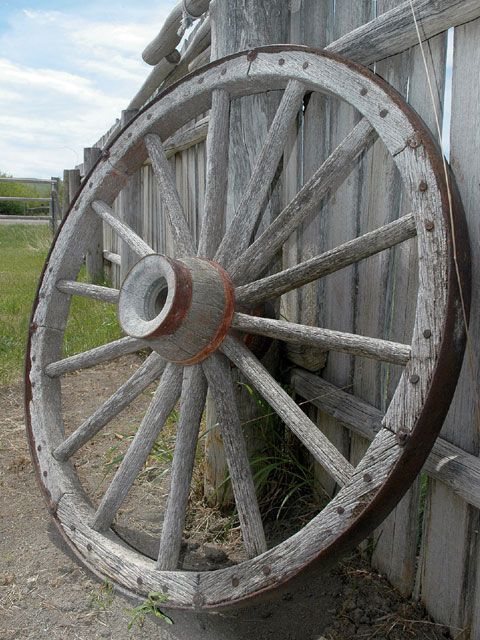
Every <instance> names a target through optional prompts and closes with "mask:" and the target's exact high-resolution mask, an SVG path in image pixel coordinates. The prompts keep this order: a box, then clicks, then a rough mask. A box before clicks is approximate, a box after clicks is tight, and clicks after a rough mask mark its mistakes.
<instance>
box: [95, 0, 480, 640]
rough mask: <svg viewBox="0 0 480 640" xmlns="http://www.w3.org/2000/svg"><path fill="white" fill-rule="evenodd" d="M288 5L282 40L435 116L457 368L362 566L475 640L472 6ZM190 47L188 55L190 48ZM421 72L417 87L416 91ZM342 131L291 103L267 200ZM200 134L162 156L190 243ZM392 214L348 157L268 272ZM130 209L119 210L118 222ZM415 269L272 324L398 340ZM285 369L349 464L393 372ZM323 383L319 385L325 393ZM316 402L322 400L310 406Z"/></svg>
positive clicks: (306, 170)
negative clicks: (462, 357)
mask: <svg viewBox="0 0 480 640" xmlns="http://www.w3.org/2000/svg"><path fill="white" fill-rule="evenodd" d="M207 4H208V3H207ZM247 5H248V2H247ZM412 6H413V8H414V9H415V13H416V15H417V17H418V21H419V33H420V34H421V37H422V38H423V39H424V44H423V52H422V49H421V47H420V46H419V44H418V32H417V29H416V27H415V23H414V21H413V17H412ZM289 7H290V14H289V25H288V29H289V34H290V35H289V40H290V42H295V43H302V44H305V45H309V46H312V47H318V48H324V47H327V48H328V49H329V50H331V51H336V52H340V53H344V54H346V55H348V56H350V57H352V58H353V59H355V60H357V61H359V62H362V63H364V64H368V65H370V66H371V68H372V69H373V70H374V71H375V72H376V73H378V74H379V75H381V76H382V77H384V78H385V79H386V80H388V82H390V83H391V84H392V85H393V86H394V87H395V88H396V89H397V90H398V91H399V92H400V93H401V94H402V95H403V96H404V97H405V99H406V100H407V101H408V102H409V103H410V104H411V105H412V106H413V107H414V108H415V110H416V111H417V112H418V113H419V114H420V115H421V117H422V118H423V119H424V121H425V122H426V123H427V125H428V126H429V127H430V129H431V130H432V131H436V121H435V110H436V111H437V113H438V114H439V119H440V122H442V119H443V114H444V110H445V109H446V115H445V126H446V130H447V131H448V130H449V131H450V158H451V164H452V167H453V170H454V173H455V176H456V179H457V183H458V186H459V189H460V193H461V196H462V199H463V203H464V206H465V210H466V215H467V219H468V224H469V229H470V238H471V245H472V258H473V307H472V322H471V325H470V337H469V351H470V354H471V357H470V358H467V359H466V364H465V367H464V371H463V372H462V375H461V379H460V382H459V385H458V389H457V392H456V396H455V399H454V402H453V404H452V407H451V410H450V413H449V415H448V418H447V420H446V422H445V424H444V427H443V431H442V439H440V440H439V441H438V443H437V445H436V447H435V449H434V452H433V453H432V456H431V457H430V459H429V461H428V463H427V465H426V467H425V473H424V474H423V475H422V476H421V477H420V478H419V479H418V480H417V482H416V483H415V485H414V486H413V487H412V488H411V489H410V491H409V492H408V494H407V495H406V496H405V497H404V498H403V500H402V501H401V503H400V504H399V505H398V507H397V508H396V509H395V511H394V512H393V513H392V514H391V515H390V516H389V517H388V518H387V520H386V521H385V522H384V523H383V525H382V526H381V527H380V528H379V529H378V531H376V532H375V535H374V539H373V543H372V545H371V549H373V551H372V553H371V562H372V565H373V566H374V567H375V568H376V569H378V570H379V571H381V572H382V573H384V574H385V575H386V576H387V577H388V579H389V580H390V581H391V583H392V584H393V585H394V586H395V587H397V588H398V589H399V590H400V591H401V592H402V593H403V594H404V595H406V596H412V597H415V598H419V599H421V601H422V602H423V603H424V604H425V606H426V608H427V610H428V611H429V612H430V613H431V615H432V616H433V618H434V619H435V620H437V621H438V622H441V623H445V624H447V625H449V626H450V628H451V629H452V635H453V636H454V637H462V638H480V571H478V570H477V568H478V567H480V559H479V554H480V544H479V543H478V539H479V511H478V509H479V508H480V461H479V459H478V457H477V456H478V453H479V422H478V420H479V415H478V411H477V409H478V404H477V393H478V383H479V375H478V362H477V361H478V353H479V341H480V326H479V323H478V322H477V318H478V305H479V293H480V269H479V268H478V267H479V265H480V242H479V241H480V225H479V224H478V206H479V203H480V179H479V176H480V154H479V153H478V149H479V147H480V128H479V127H478V123H479V122H480V83H479V81H478V80H479V77H478V74H479V71H478V69H480V46H479V42H480V3H479V2H478V0H476V1H470V0H467V1H465V0H464V1H462V2H460V1H454V0H450V1H447V0H436V1H433V0H431V1H427V0H413V2H410V0H409V1H408V2H399V1H398V0H376V2H372V0H355V1H353V0H336V1H334V0H291V2H290V4H289ZM212 22H213V29H214V28H215V25H214V21H213V20H212ZM208 28H209V26H207V27H206V26H205V23H204V25H202V26H201V27H200V29H203V31H202V37H201V38H199V36H198V35H197V36H195V35H194V36H193V38H194V42H195V48H194V49H193V50H192V49H190V53H189V54H188V55H186V54H187V52H188V46H189V44H191V42H192V40H190V43H188V42H187V44H186V45H185V46H184V48H183V50H182V52H181V55H180V56H177V57H176V58H175V59H174V58H170V60H168V61H167V62H168V64H167V63H165V61H164V60H163V61H159V60H158V58H157V57H155V55H154V56H153V59H154V62H155V64H157V66H156V67H155V69H156V74H157V75H156V76H155V78H156V79H157V81H158V79H159V78H161V79H162V80H163V78H164V77H165V76H168V73H170V74H171V75H170V80H172V79H173V78H175V77H179V76H181V75H182V73H185V72H187V71H188V65H189V64H190V65H191V64H192V61H194V60H195V59H197V57H198V56H199V55H200V57H201V56H202V55H203V58H205V53H204V51H205V50H206V51H207V52H208V51H209V48H207V47H209V45H210V40H209V38H208V37H207V36H208ZM200 29H199V31H200ZM197 34H198V32H197ZM206 34H207V35H206ZM199 40H200V41H201V42H202V43H203V44H202V46H199V45H198V42H199ZM175 46H176V43H175V44H173V47H175ZM202 47H203V48H202ZM167 48H168V47H167ZM150 53H151V52H150ZM166 53H168V51H167V50H166V49H165V51H163V53H162V54H161V55H162V56H163V57H164V56H165V55H166ZM194 54H195V55H194ZM452 54H453V59H451V55H452ZM159 55H160V54H159ZM424 56H425V59H424ZM179 61H180V62H179ZM425 62H426V65H427V68H428V75H429V77H430V78H431V79H432V92H431V91H430V87H429V83H428V81H427V74H426V69H425ZM450 63H451V64H450ZM182 64H183V66H180V65H182ZM161 65H163V66H162V67H161V73H160V71H159V69H160V66H161ZM168 65H170V66H168ZM155 69H154V71H155ZM172 69H173V71H172ZM152 73H153V72H152ZM172 74H173V76H172ZM175 74H176V76H175ZM149 82H150V84H149V85H148V86H149V89H148V91H149V94H150V93H151V87H152V86H154V85H155V82H153V84H152V78H150V79H149ZM167 82H168V77H167ZM450 95H451V96H452V99H451V104H450V98H449V96H450ZM445 98H447V103H446V102H445ZM146 99H147V96H146V95H144V94H141V95H140V98H139V97H138V94H137V96H136V98H135V100H134V101H132V102H133V104H131V105H130V107H134V108H138V107H140V106H141V104H142V102H144V101H145V100H146ZM128 113H131V112H125V113H124V115H123V116H122V117H123V119H124V122H125V121H126V118H127V119H128ZM130 117H131V116H130ZM358 120H359V115H358V113H357V112H355V110H354V109H353V108H351V107H349V106H348V105H346V104H340V103H339V101H338V100H336V99H333V98H328V97H325V96H323V95H312V96H310V97H309V99H308V100H306V102H305V108H304V110H303V112H302V113H301V114H300V115H299V117H298V119H297V123H296V126H295V128H294V129H292V131H291V134H290V139H289V144H288V145H287V149H288V152H287V151H286V152H285V155H284V159H283V175H282V182H281V184H282V193H281V197H282V199H283V202H284V203H287V202H288V201H289V200H290V199H291V197H292V196H293V195H294V194H295V193H296V191H297V190H298V187H299V186H301V185H302V184H303V183H304V182H305V181H306V180H308V178H309V177H310V176H311V175H312V173H313V172H314V171H315V170H316V169H317V168H318V166H319V165H320V164H321V163H322V161H323V160H325V159H326V158H327V157H328V155H329V153H330V152H331V151H332V150H333V149H334V148H335V146H336V145H338V144H339V143H340V142H341V141H342V140H343V139H344V137H345V136H346V135H347V134H348V133H349V132H350V131H351V129H352V128H353V127H354V125H355V124H356V123H357V122H358ZM118 126H119V125H118V124H117V125H116V126H115V127H114V128H113V130H112V131H110V132H109V133H108V134H106V135H105V136H104V138H103V139H102V140H100V141H99V142H98V143H97V144H96V145H95V146H96V147H97V148H99V149H100V148H102V147H103V146H104V145H105V144H106V142H107V141H108V140H109V139H111V137H112V135H115V133H116V131H118ZM207 128H208V114H207V115H205V116H203V117H202V118H200V119H199V120H198V121H197V122H194V123H190V125H188V126H187V127H185V128H184V129H183V130H182V131H179V132H178V133H177V134H176V135H175V136H174V138H172V139H171V140H169V141H167V143H166V146H167V148H168V149H169V155H170V162H171V164H172V167H173V168H174V171H175V175H176V180H177V186H178V190H179V193H180V195H181V199H182V201H183V205H184V208H185V211H186V212H187V215H188V220H189V223H190V226H191V228H192V229H193V230H194V232H195V233H197V232H198V228H199V221H200V219H201V216H202V210H203V197H204V180H205V143H204V140H205V137H206V132H207ZM437 137H438V136H437ZM128 189H129V192H128V193H122V194H121V195H120V196H119V198H117V201H116V203H115V207H114V208H115V211H116V212H117V214H118V215H119V216H120V217H122V218H124V219H127V216H128V215H130V218H128V221H129V223H130V224H132V226H134V227H135V229H136V230H137V231H139V232H141V233H142V234H143V235H144V237H145V239H146V240H147V242H148V243H149V244H150V245H151V246H152V247H154V249H156V250H157V251H158V252H160V253H162V252H165V253H169V251H170V249H171V240H170V237H169V232H168V228H167V226H166V224H165V217H164V215H163V211H162V203H161V201H160V198H159V196H158V192H157V189H156V185H155V180H154V177H153V172H152V169H151V167H150V166H149V165H148V164H147V165H145V166H144V167H143V168H142V169H141V171H140V172H139V175H138V176H136V177H135V179H134V180H133V181H132V185H130V186H129V187H128ZM407 207H408V202H406V200H405V197H404V195H403V193H402V189H401V188H400V180H399V177H398V175H397V171H396V169H395V166H394V163H393V161H392V159H391V158H390V157H389V156H388V154H387V152H386V149H385V148H384V146H383V145H382V143H381V142H376V143H375V144H374V145H373V146H372V147H371V148H370V149H368V150H367V151H365V152H364V153H363V154H362V155H361V157H360V159H359V162H358V165H357V167H356V168H355V170H354V171H352V172H351V173H350V175H349V177H348V178H347V180H346V181H345V182H344V184H343V186H342V187H341V188H340V189H339V190H338V191H337V193H336V194H335V196H334V197H331V198H329V199H326V200H325V201H324V202H322V203H321V206H319V208H318V211H317V212H316V215H315V216H313V217H312V218H311V219H309V220H308V221H307V222H305V223H304V225H303V227H302V229H301V230H299V231H298V232H296V233H295V235H294V237H292V238H291V239H290V240H289V242H288V243H287V245H286V246H285V248H284V250H283V256H282V260H283V263H284V265H289V264H292V263H294V262H296V261H297V260H300V259H302V260H305V259H307V258H309V257H312V256H314V255H316V254H318V253H320V252H322V251H324V250H326V249H328V248H330V247H333V246H336V245H338V244H340V243H342V242H345V241H346V240H348V239H350V238H352V237H355V236H356V235H359V234H361V233H365V232H366V231H369V230H373V229H375V228H377V227H380V226H381V225H383V224H386V223H387V222H390V221H392V220H394V219H396V218H397V217H398V216H399V215H403V214H404V213H406V212H407V210H408V209H407ZM127 209H128V211H127ZM132 211H135V216H134V217H133V218H132V217H131V212H132ZM227 218H228V214H227ZM100 251H101V252H103V257H104V258H106V259H107V261H108V265H109V269H110V276H111V280H112V283H113V284H114V285H115V286H118V284H119V283H120V281H121V277H122V270H124V269H125V268H126V264H127V263H128V260H129V258H128V255H127V250H126V249H125V247H123V246H122V245H121V244H120V242H119V240H118V239H117V238H116V237H114V235H113V234H112V233H111V231H110V230H109V229H104V230H103V246H102V247H101V249H100ZM415 262H416V248H415V242H414V241H411V242H406V243H404V244H402V245H400V246H398V247H397V248H395V249H392V250H390V251H387V252H384V253H382V254H379V255H378V256H375V257H372V258H369V259H368V260H365V261H363V262H361V263H359V264H358V265H357V266H352V267H349V268H346V269H343V270H342V271H340V272H338V273H336V274H333V275H330V276H328V277H326V278H324V279H323V280H321V281H320V282H319V283H315V284H311V285H308V286H305V287H303V289H302V290H300V291H299V292H298V293H292V294H288V295H287V296H284V297H283V299H282V309H281V312H282V314H283V315H284V316H285V317H286V318H287V319H288V320H291V321H300V322H302V323H306V324H312V325H318V326H322V327H327V328H332V329H338V330H341V331H348V332H356V333H360V334H363V335H371V336H377V337H380V338H385V339H389V340H394V341H398V342H409V340H410V337H411V331H412V323H413V319H414V314H415V304H416V291H417V282H416V273H417V270H416V268H415ZM309 355H311V353H310V354H309ZM292 357H293V358H294V360H295V362H296V364H297V365H302V366H301V368H300V367H299V368H297V369H294V370H293V374H292V384H293V387H294V389H295V391H296V393H297V394H298V396H299V399H301V398H307V399H308V398H312V397H316V396H320V397H319V398H317V400H315V402H312V403H311V405H310V406H309V409H308V412H309V415H310V416H311V417H315V419H316V421H317V423H318V425H319V428H320V429H322V430H323V431H324V432H325V433H326V434H327V435H328V437H329V438H330V439H332V440H333V441H334V442H335V444H336V445H337V446H338V447H339V449H340V450H341V451H342V452H343V453H344V455H346V456H347V457H349V458H350V460H351V461H352V463H354V464H355V463H356V462H357V461H358V460H359V458H360V457H361V456H362V455H363V453H364V451H365V449H366V447H367V446H368V437H373V434H374V432H375V428H376V426H377V425H378V424H379V421H380V420H381V417H382V412H383V411H384V410H385V408H386V406H387V405H388V402H389V400H390V398H391V394H392V391H393V390H394V389H395V386H396V382H397V380H398V377H399V374H400V372H399V370H398V367H396V366H394V365H387V364H380V363H377V362H374V361H369V360H367V359H363V358H353V357H350V356H348V355H341V354H334V353H330V354H328V360H327V365H326V367H325V368H324V369H323V370H322V372H321V375H320V376H319V375H317V374H318V371H315V369H318V368H319V366H320V365H319V364H318V363H319V362H321V360H322V358H321V357H319V358H317V359H315V358H313V364H312V359H311V358H310V359H307V358H306V356H305V355H304V354H301V353H300V354H296V355H295V356H292ZM312 369H313V371H312ZM331 383H333V384H334V385H335V387H331V386H330V384H331ZM325 390H327V391H328V393H323V392H324V391H325ZM355 403H356V407H357V408H358V407H360V408H361V411H362V415H364V416H365V422H363V423H361V424H359V423H358V422H357V423H356V422H355V419H353V418H352V412H351V411H349V408H350V407H351V406H352V405H355ZM357 413H358V412H357ZM317 480H318V483H319V484H320V485H322V487H323V488H324V489H325V490H327V491H328V492H329V493H332V492H334V491H335V486H334V484H332V481H331V480H330V479H329V478H327V477H326V476H325V474H324V473H323V472H322V471H321V470H320V469H319V470H318V472H317Z"/></svg>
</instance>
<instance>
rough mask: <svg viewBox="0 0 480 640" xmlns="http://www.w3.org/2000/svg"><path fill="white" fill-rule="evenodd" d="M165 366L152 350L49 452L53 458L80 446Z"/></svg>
mask: <svg viewBox="0 0 480 640" xmlns="http://www.w3.org/2000/svg"><path fill="white" fill-rule="evenodd" d="M164 367H165V361H164V360H163V359H162V358H160V356H159V355H158V354H156V353H152V354H151V355H150V356H149V357H148V358H147V359H146V360H145V362H144V363H143V364H142V365H141V366H140V367H139V368H138V369H137V371H136V372H135V373H134V374H133V376H131V377H130V378H129V379H128V380H127V381H126V382H125V383H124V384H122V386H121V387H120V388H119V389H117V391H115V393H114V394H113V395H111V396H110V398H108V400H106V401H105V402H104V403H103V404H102V405H101V406H100V407H99V408H98V409H97V410H96V411H95V413H94V414H93V415H91V416H90V418H88V419H87V420H85V422H84V423H83V424H82V425H81V426H80V427H78V429H77V430H76V431H74V432H73V433H72V434H71V435H70V436H68V438H67V439H66V440H65V442H63V443H62V444H61V445H60V446H59V447H57V449H55V451H54V452H53V455H54V457H55V458H56V459H57V460H68V458H70V456H72V455H73V454H74V453H75V452H76V451H78V450H79V449H80V447H83V445H84V444H85V443H87V442H88V441H89V440H90V439H91V438H93V436H94V435H95V434H97V433H98V432H99V431H100V429H102V428H103V427H104V426H105V425H106V424H108V423H109V422H110V420H112V419H113V418H114V417H115V416H116V415H118V414H119V413H120V412H121V411H123V409H125V407H127V406H128V405H129V404H130V402H132V401H133V400H135V398H136V397H137V396H139V395H140V394H141V393H142V392H143V391H145V389H146V388H147V387H148V386H149V385H150V384H152V382H153V381H154V380H155V379H156V378H158V377H159V375H160V374H161V373H162V371H163V369H164Z"/></svg>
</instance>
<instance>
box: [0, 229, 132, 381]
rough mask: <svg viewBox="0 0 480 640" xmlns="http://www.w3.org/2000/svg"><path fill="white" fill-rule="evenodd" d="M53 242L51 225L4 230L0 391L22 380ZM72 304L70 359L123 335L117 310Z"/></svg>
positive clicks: (80, 301)
mask: <svg viewBox="0 0 480 640" xmlns="http://www.w3.org/2000/svg"><path fill="white" fill-rule="evenodd" d="M51 238H52V236H51V231H50V228H49V227H48V226H47V225H35V226H33V225H32V226H29V225H2V226H0V386H6V385H9V384H13V383H15V382H17V381H18V380H20V379H21V376H22V372H23V361H24V354H25V346H26V342H27V333H28V323H29V319H30V313H31V309H32V304H33V299H34V297H35V291H36V287H37V282H38V278H39V276H40V273H41V270H42V266H43V263H44V262H45V258H46V256H47V253H48V249H49V247H50V243H51ZM79 279H84V274H83V272H82V273H81V274H80V277H79ZM72 300H73V301H72V307H71V312H70V318H69V321H68V325H67V331H66V334H65V344H64V354H65V355H73V354H74V353H78V352H80V351H85V350H86V349H90V348H92V347H95V346H98V345H101V344H104V343H105V342H108V341H110V340H114V339H115V338H117V337H119V336H120V329H119V326H118V323H117V317H116V307H115V306H114V305H110V304H107V303H103V302H98V301H91V300H87V299H85V298H79V297H78V296H76V297H74V298H73V299H72Z"/></svg>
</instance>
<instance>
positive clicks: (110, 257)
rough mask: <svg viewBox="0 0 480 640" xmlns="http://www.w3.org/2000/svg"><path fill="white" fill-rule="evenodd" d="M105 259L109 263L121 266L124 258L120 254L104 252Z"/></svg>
mask: <svg viewBox="0 0 480 640" xmlns="http://www.w3.org/2000/svg"><path fill="white" fill-rule="evenodd" d="M103 257H104V259H105V260H107V262H111V263H112V264H116V265H118V266H120V265H121V264H122V258H121V256H120V254H119V253H112V252H111V251H104V252H103Z"/></svg>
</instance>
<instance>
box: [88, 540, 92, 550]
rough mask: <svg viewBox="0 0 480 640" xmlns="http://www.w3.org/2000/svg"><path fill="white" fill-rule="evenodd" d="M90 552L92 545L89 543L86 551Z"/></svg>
mask: <svg viewBox="0 0 480 640" xmlns="http://www.w3.org/2000/svg"><path fill="white" fill-rule="evenodd" d="M91 550H92V545H91V544H90V542H89V543H88V544H87V551H91Z"/></svg>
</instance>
